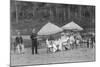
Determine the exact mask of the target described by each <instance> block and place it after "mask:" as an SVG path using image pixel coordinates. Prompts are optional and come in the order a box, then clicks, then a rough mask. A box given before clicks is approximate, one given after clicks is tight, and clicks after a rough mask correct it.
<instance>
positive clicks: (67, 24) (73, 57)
mask: <svg viewBox="0 0 100 67" xmlns="http://www.w3.org/2000/svg"><path fill="white" fill-rule="evenodd" d="M95 7H96V6H94V5H81V4H69V3H68V4H67V3H66V4H65V3H64V4H63V3H50V2H39V1H20V0H10V66H12V67H13V66H34V65H49V64H62V63H65V64H67V63H80V62H94V61H95V60H96V59H95V50H96V41H95V36H96V33H95V24H96V22H95Z"/></svg>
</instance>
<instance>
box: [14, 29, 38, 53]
mask: <svg viewBox="0 0 100 67" xmlns="http://www.w3.org/2000/svg"><path fill="white" fill-rule="evenodd" d="M30 39H31V41H32V54H38V50H37V34H36V32H35V29H33V30H32V34H31V36H30ZM16 50H17V52H18V53H19V54H24V52H25V49H24V43H23V37H22V36H21V34H20V32H18V33H17V36H16V38H15V43H14V52H16Z"/></svg>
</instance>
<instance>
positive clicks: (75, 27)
mask: <svg viewBox="0 0 100 67" xmlns="http://www.w3.org/2000/svg"><path fill="white" fill-rule="evenodd" d="M62 29H65V30H78V31H81V30H83V28H82V27H80V26H79V25H78V24H76V23H75V22H73V21H72V22H70V23H68V24H66V25H64V26H62Z"/></svg>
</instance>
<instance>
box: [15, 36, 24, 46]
mask: <svg viewBox="0 0 100 67" xmlns="http://www.w3.org/2000/svg"><path fill="white" fill-rule="evenodd" d="M15 40H16V44H22V43H23V38H22V37H21V36H20V37H16V39H15Z"/></svg>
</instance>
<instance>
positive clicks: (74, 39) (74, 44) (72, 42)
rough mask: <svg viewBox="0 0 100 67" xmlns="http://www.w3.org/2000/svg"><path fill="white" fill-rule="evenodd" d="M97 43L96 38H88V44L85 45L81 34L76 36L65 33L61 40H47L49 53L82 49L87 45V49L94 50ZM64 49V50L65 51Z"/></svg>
mask: <svg viewBox="0 0 100 67" xmlns="http://www.w3.org/2000/svg"><path fill="white" fill-rule="evenodd" d="M94 43H95V39H94V38H88V39H87V40H86V43H84V41H83V38H82V37H81V35H80V34H79V33H77V34H75V33H73V34H69V35H66V34H65V33H63V35H61V37H60V38H59V39H55V40H54V39H53V40H50V39H46V44H47V52H51V51H52V52H56V51H57V50H60V51H62V50H68V49H75V48H78V47H82V46H84V45H86V47H87V48H90V46H91V47H92V48H93V47H94ZM63 47H64V49H63Z"/></svg>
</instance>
